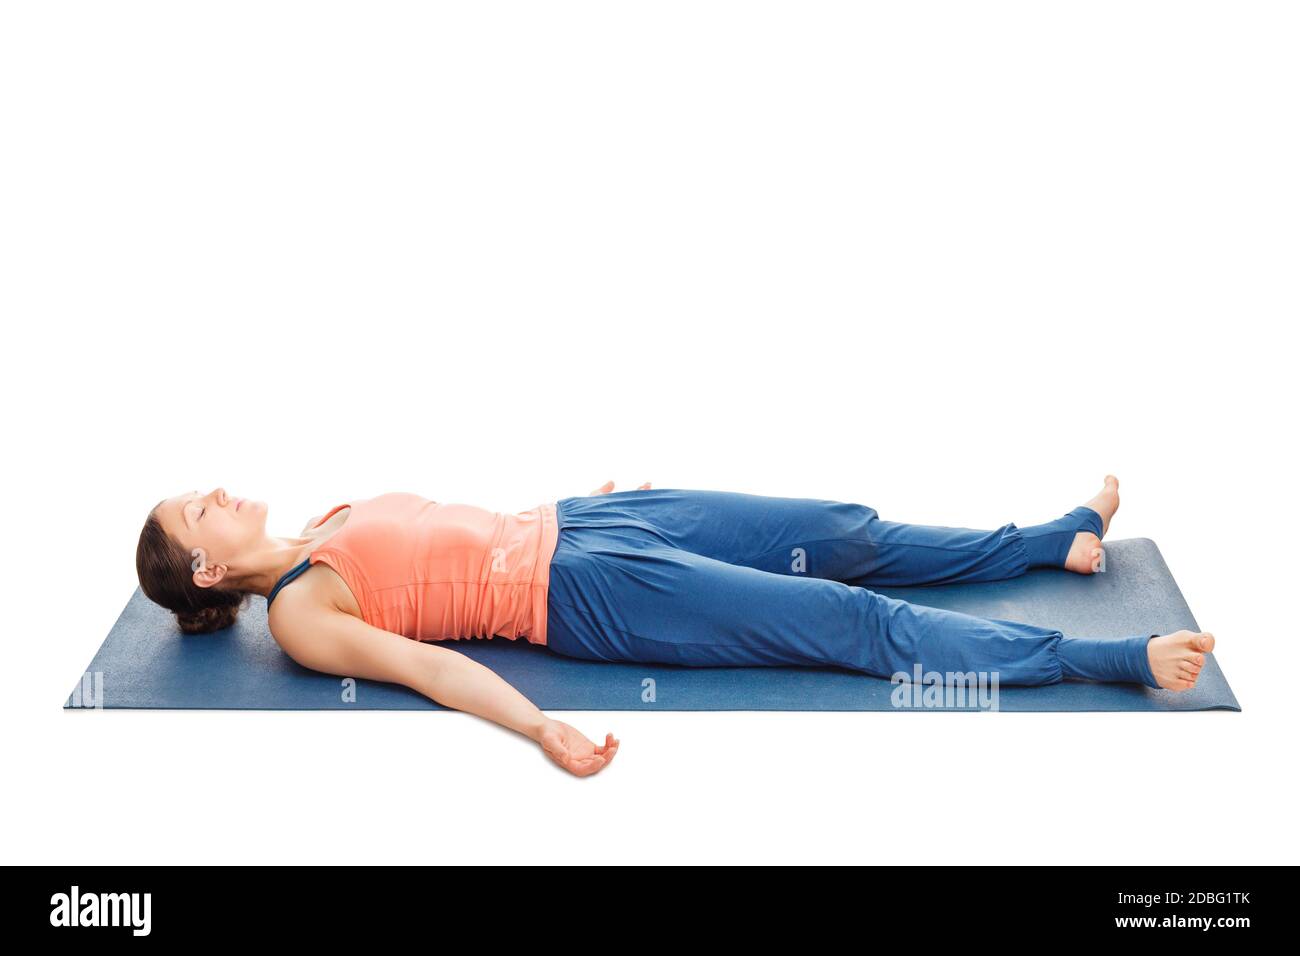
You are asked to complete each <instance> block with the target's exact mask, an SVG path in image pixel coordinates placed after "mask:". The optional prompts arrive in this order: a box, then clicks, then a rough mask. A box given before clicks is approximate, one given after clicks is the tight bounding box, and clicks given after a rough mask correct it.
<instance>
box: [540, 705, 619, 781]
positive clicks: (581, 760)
mask: <svg viewBox="0 0 1300 956" xmlns="http://www.w3.org/2000/svg"><path fill="white" fill-rule="evenodd" d="M537 742H538V743H539V744H541V745H542V750H544V751H545V752H546V756H548V757H550V758H551V759H552V760H554V761H555V762H556V763H557V764H559V765H560V766H561V767H563V768H564V769H565V770H567V771H569V773H571V774H573V775H574V776H576V777H589V776H591V775H592V774H593V773H595V772H596V771H597V770H600V769H602V768H604V767H608V766H609V763H610V761H611V760H613V759H614V754H616V753H618V741H617V740H616V739H615V738H614V735H613V734H606V735H605V743H604V745H603V746H600V747H597V746H596V745H595V744H593V743H592V742H591V741H590V740H588V739H587V738H586V737H584V736H583V735H582V733H581V732H580V731H578V730H577V729H576V728H574V727H570V726H569V725H568V724H566V723H564V722H563V721H560V720H551V719H550V718H547V720H546V723H545V724H543V725H542V730H541V733H540V734H538V736H537Z"/></svg>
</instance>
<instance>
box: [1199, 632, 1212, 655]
mask: <svg viewBox="0 0 1300 956" xmlns="http://www.w3.org/2000/svg"><path fill="white" fill-rule="evenodd" d="M1195 646H1196V649H1197V650H1198V651H1212V650H1214V635H1213V634H1210V633H1205V634H1199V635H1197V638H1196V644H1195Z"/></svg>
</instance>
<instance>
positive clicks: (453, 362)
mask: <svg viewBox="0 0 1300 956" xmlns="http://www.w3.org/2000/svg"><path fill="white" fill-rule="evenodd" d="M69 6H72V7H75V10H70V11H68V12H66V13H60V12H59V11H62V10H66V9H67V7H69ZM1297 25H1298V24H1297V14H1296V13H1295V12H1294V11H1293V10H1292V9H1289V8H1288V7H1286V6H1284V5H1255V6H1252V7H1249V8H1242V7H1241V6H1240V5H1234V4H1227V3H1224V4H1203V5H1198V6H1195V7H1188V6H1187V5H1184V4H1176V3H1136V4H1135V3H1123V4H1119V3H1116V4H1101V5H1092V6H1089V7H1088V8H1087V9H1079V8H1073V7H1071V8H1068V9H1067V8H1065V7H1061V8H1060V9H1056V8H1053V7H1050V6H1046V7H1045V6H1043V5H1041V4H1034V3H1022V4H1006V3H993V4H980V5H977V6H974V7H972V6H970V5H967V4H959V3H953V4H930V5H925V6H924V7H923V8H922V7H912V6H906V5H904V6H901V7H900V6H897V5H890V6H889V7H888V8H876V7H873V6H869V5H860V4H843V5H835V4H824V5H816V6H815V7H810V6H809V5H808V4H803V3H799V4H795V3H791V4H768V5H763V6H762V7H761V8H760V7H755V6H753V5H752V4H742V3H737V4H721V3H711V4H701V3H695V2H693V3H682V4H657V5H654V6H653V7H639V6H638V7H636V8H632V7H625V6H610V5H608V4H599V3H590V4H563V5H554V4H547V5H542V6H538V5H534V4H498V5H493V6H492V7H491V8H487V7H479V6H476V7H469V8H463V9H458V10H457V11H455V12H449V11H445V10H441V11H439V12H430V11H429V10H427V9H426V8H425V6H424V5H419V4H413V5H410V6H409V7H407V6H388V7H385V9H384V11H382V12H380V11H376V10H375V9H374V8H373V7H372V6H369V5H356V6H354V7H349V6H339V7H331V8H330V9H329V10H328V11H326V10H323V9H321V8H319V7H318V6H316V5H313V4H286V3H281V4H265V3H257V4H234V5H226V6H223V7H222V8H221V9H220V10H219V11H212V10H207V9H206V8H205V10H204V11H203V12H200V11H199V10H198V9H197V8H194V9H193V10H191V9H188V8H185V7H177V6H175V5H172V4H163V3H158V4H140V3H126V4H116V5H112V7H111V8H110V7H105V6H103V5H98V4H84V5H63V6H61V7H59V8H58V10H56V9H55V8H51V7H28V8H27V9H22V10H20V9H17V8H15V7H14V6H12V5H10V6H8V7H6V8H4V12H3V13H0V89H4V90H6V91H7V92H6V94H4V95H3V97H0V110H2V111H3V112H2V115H0V129H3V130H4V131H5V132H4V133H3V134H0V135H3V136H4V137H5V138H6V141H7V146H6V148H5V149H3V150H0V200H2V202H0V206H3V207H4V208H5V210H6V212H5V213H4V214H3V216H0V262H3V263H4V267H3V281H2V282H0V314H3V316H4V326H5V329H6V333H5V335H6V340H5V348H4V350H3V360H2V361H3V375H0V389H3V395H2V396H0V398H2V399H3V407H4V409H5V411H4V431H5V446H6V448H7V452H8V453H7V454H6V455H5V458H6V461H7V465H6V468H5V470H4V473H3V477H0V482H2V483H3V486H2V488H0V494H2V495H3V505H4V525H5V530H4V535H3V540H4V547H3V548H0V574H2V575H3V581H4V595H5V598H6V605H7V614H8V623H7V626H6V627H5V628H4V631H5V646H6V654H5V661H6V665H7V666H6V673H5V675H4V677H5V680H4V687H5V692H4V693H3V695H2V696H0V701H2V706H3V726H4V732H3V735H2V740H0V747H2V748H3V750H2V752H0V760H2V761H3V763H2V766H3V769H4V786H3V787H2V788H0V820H2V821H3V823H0V854H2V855H3V862H6V863H168V862H187V863H235V862H249V861H259V862H262V861H304V862H320V863H326V862H328V863H344V862H398V861H402V862H450V861H481V862H504V861H531V862H569V861H575V862H576V861H593V862H595V861H605V862H609V861H619V862H638V863H659V862H686V861H706V860H719V861H723V860H725V861H735V862H766V861H792V860H804V861H863V862H880V863H890V862H900V863H901V862H927V863H929V862H946V861H953V862H974V861H997V862H1047V863H1074V864H1078V863H1130V862H1131V863H1138V862H1141V863H1153V862H1161V863H1229V862H1231V863H1259V862H1278V863H1282V862H1285V863H1295V862H1297V842H1298V841H1297V836H1296V827H1295V825H1294V823H1293V822H1292V814H1293V812H1294V806H1295V801H1296V793H1295V783H1296V769H1295V768H1296V761H1295V739H1296V731H1297V719H1296V714H1297V710H1296V706H1295V700H1294V684H1295V681H1294V679H1293V676H1292V674H1291V670H1290V664H1291V649H1292V646H1293V644H1294V643H1295V640H1296V637H1297V631H1296V627H1295V623H1294V621H1295V611H1294V608H1295V602H1296V590H1297V586H1296V583H1295V561H1294V552H1295V549H1294V546H1293V544H1292V542H1293V541H1295V540H1296V530H1297V529H1296V527H1295V525H1296V510H1295V504H1294V489H1295V487H1296V478H1297V474H1296V454H1295V444H1296V443H1295V437H1294V436H1295V430H1296V426H1295V420H1296V412H1297V405H1298V402H1297V388H1296V381H1295V378H1296V376H1295V367H1294V366H1295V356H1296V343H1295V340H1294V331H1293V325H1294V322H1295V319H1296V316H1297V306H1300V294H1298V291H1297V285H1296V281H1295V263H1296V261H1297V253H1298V252H1300V249H1297V245H1298V244H1297V240H1296V233H1295V228H1294V224H1295V222H1296V221H1297V220H1298V219H1300V189H1298V187H1297V185H1296V184H1297V180H1296V177H1295V175H1294V171H1295V169H1297V168H1300V142H1298V140H1297V130H1296V126H1295V124H1294V123H1292V122H1287V117H1288V116H1291V115H1292V114H1293V112H1294V109H1293V106H1294V102H1293V100H1294V97H1293V91H1294V90H1295V89H1296V86H1297V81H1298V80H1300V76H1298V75H1297V74H1298V73H1300V66H1298V64H1297V61H1296V59H1295V57H1294V55H1293V50H1294V46H1295V44H1294V40H1295V36H1296V27H1297ZM1107 471H1113V472H1115V473H1117V474H1118V475H1119V476H1120V477H1121V479H1122V482H1123V494H1124V505H1123V507H1122V509H1121V511H1120V514H1119V516H1118V517H1117V518H1116V520H1115V522H1114V524H1113V526H1112V530H1111V534H1112V537H1117V538H1122V537H1150V538H1153V539H1155V540H1156V541H1157V542H1158V543H1159V545H1160V547H1161V550H1162V551H1163V553H1164V555H1165V558H1166V560H1167V561H1168V563H1169V565H1170V567H1171V568H1172V569H1173V572H1174V574H1175V576H1176V577H1177V579H1178V581H1179V584H1180V585H1181V586H1182V588H1183V592H1184V595H1185V596H1186V598H1187V600H1188V602H1189V604H1190V605H1191V607H1192V610H1193V611H1194V613H1195V614H1196V615H1197V618H1198V620H1199V621H1200V623H1201V624H1202V626H1203V627H1205V628H1206V629H1209V630H1212V631H1213V632H1214V633H1215V634H1216V635H1217V637H1218V638H1219V641H1220V651H1219V653H1218V658H1219V662H1220V664H1221V665H1222V667H1223V669H1224V671H1225V672H1226V674H1227V676H1228V679H1229V681H1230V682H1231V684H1232V687H1233V689H1234V691H1235V692H1236V694H1237V697H1238V699H1239V700H1240V702H1241V704H1242V706H1243V708H1244V710H1243V712H1242V713H1241V714H1231V713H1197V714H1156V715H1152V714H1035V715H1025V714H979V715H955V714H770V713H768V714H735V713H732V714H726V713H719V714H707V713H706V714H700V713H692V714H668V713H665V714H655V715H650V714H642V713H610V714H576V715H571V716H570V717H568V718H566V719H570V720H571V721H572V722H573V723H575V724H576V725H577V726H578V727H580V728H581V729H583V730H584V731H587V732H588V733H589V734H590V735H592V736H596V735H600V734H603V733H604V732H605V731H606V730H612V731H614V732H615V733H616V734H618V735H619V736H620V737H621V738H622V740H623V748H622V751H621V753H620V754H619V757H618V759H617V760H616V762H615V763H614V764H613V766H611V767H610V768H609V769H608V770H607V771H605V772H603V773H601V774H600V775H598V776H596V777H594V778H592V779H588V780H575V779H572V778H570V777H567V776H565V775H563V774H562V773H561V772H559V771H558V770H555V769H553V768H552V767H551V766H550V765H549V764H548V763H547V762H546V761H545V760H544V759H543V758H542V756H541V755H540V753H538V752H537V751H536V750H535V749H534V748H533V746H532V745H531V744H530V743H529V742H528V741H526V740H523V739H522V738H516V737H514V736H512V735H510V734H508V733H505V732H502V731H499V730H497V729H495V728H493V727H491V726H488V725H486V724H484V723H482V722H480V721H477V720H474V719H472V718H467V717H464V716H461V715H454V714H444V713H427V714H425V713H419V714H411V713H348V714H344V713H253V712H240V713H226V712H214V713H203V712H101V713H84V712H65V711H63V710H61V705H62V703H63V701H64V699H65V697H66V696H67V694H68V693H69V691H70V690H71V688H72V685H73V683H74V682H75V680H76V679H77V677H78V675H80V673H81V672H82V670H83V669H84V668H85V666H86V664H87V663H88V662H89V661H90V658H91V656H92V655H93V654H94V652H95V650H96V648H97V647H98V646H99V643H100V642H101V640H102V639H103V637H104V635H105V634H106V633H107V631H108V629H109V627H110V626H111V625H112V623H113V621H114V619H115V618H116V616H117V614H118V612H119V611H120V610H121V607H122V605H123V604H124V603H125V601H126V599H127V597H128V596H129V595H130V593H131V590H132V588H133V587H134V568H133V564H132V558H133V555H134V548H135V539H136V535H137V534H138V531H139V527H140V524H141V523H142V521H143V519H144V516H145V514H146V512H147V511H148V509H149V508H150V507H151V506H152V505H153V504H154V503H155V502H156V501H157V500H158V499H159V498H162V497H164V496H165V495H169V494H173V493H176V492H177V491H180V490H184V489H188V488H193V487H196V486H198V487H202V488H205V489H206V488H210V487H212V486H213V485H214V484H222V485H224V486H225V487H227V488H229V489H230V490H231V491H232V493H234V494H237V495H241V496H251V497H255V498H262V499H266V500H268V501H269V502H270V503H271V526H272V528H273V530H275V529H278V530H280V531H282V532H283V533H294V532H296V530H297V529H298V528H299V527H300V526H301V525H302V523H303V521H304V520H305V519H306V518H307V517H308V516H310V515H312V514H318V513H320V511H321V510H322V509H323V508H325V507H328V506H330V505H332V504H335V503H338V502H340V501H343V500H347V499H349V498H353V497H362V496H367V495H370V494H375V493H379V492H383V491H388V490H409V491H415V492H419V493H422V494H425V495H427V496H429V497H432V498H438V499H441V500H455V501H468V502H472V503H477V504H482V505H485V506H489V507H494V508H499V509H502V510H505V509H510V510H518V509H522V508H527V507H531V506H532V505H535V504H537V503H539V502H541V501H545V500H554V499H555V498H557V497H562V496H565V495H569V494H578V493H582V492H585V491H587V490H588V489H589V488H592V487H595V486H596V485H598V484H599V483H600V482H602V481H604V480H605V479H606V478H611V477H612V478H615V479H616V480H617V481H618V482H619V484H620V485H621V486H624V487H628V486H632V485H634V484H636V483H639V482H640V481H642V480H646V479H649V480H652V481H654V482H655V483H656V484H658V485H661V486H665V487H669V486H677V487H703V488H725V489H732V490H741V491H751V492H756V493H766V494H795V495H807V496H813V497H829V498H841V499H849V500H859V501H863V502H865V503H868V504H871V505H873V506H874V507H876V508H877V509H878V510H879V511H880V512H881V513H882V515H883V516H884V517H887V518H894V519H898V520H908V521H924V522H929V523H935V524H963V525H973V526H993V525H997V524H1001V523H1002V522H1004V521H1008V520H1014V521H1018V522H1022V523H1028V522H1034V521H1039V520H1044V519H1046V518H1050V517H1054V516H1056V515H1057V514H1060V513H1061V512H1063V511H1065V510H1067V509H1068V508H1070V507H1072V506H1074V505H1075V504H1078V503H1079V502H1081V501H1082V500H1083V499H1084V498H1086V497H1087V496H1088V495H1090V494H1091V493H1092V492H1093V491H1094V490H1095V488H1096V487H1097V486H1098V485H1099V484H1100V479H1101V477H1102V475H1103V474H1104V473H1106V472H1107Z"/></svg>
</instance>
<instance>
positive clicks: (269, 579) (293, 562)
mask: <svg viewBox="0 0 1300 956" xmlns="http://www.w3.org/2000/svg"><path fill="white" fill-rule="evenodd" d="M317 543H318V540H317V539H316V538H270V537H268V538H267V539H266V541H265V542H264V544H263V545H262V546H261V547H259V548H257V549H256V550H255V551H254V552H253V553H252V554H251V555H250V557H249V560H248V562H247V563H246V565H245V570H244V571H243V573H241V574H240V575H239V577H238V578H237V579H236V582H235V583H236V586H237V587H238V588H239V589H240V590H241V591H247V592H249V593H251V594H260V595H262V597H267V596H268V595H270V593H271V591H272V589H273V588H274V587H275V585H276V582H277V581H279V580H280V578H282V577H284V575H285V574H287V573H288V572H289V571H290V570H292V569H293V568H295V567H297V566H298V565H299V564H301V563H302V562H303V560H304V559H306V558H307V556H308V555H310V554H311V552H312V549H313V548H314V547H315V546H316V544H317Z"/></svg>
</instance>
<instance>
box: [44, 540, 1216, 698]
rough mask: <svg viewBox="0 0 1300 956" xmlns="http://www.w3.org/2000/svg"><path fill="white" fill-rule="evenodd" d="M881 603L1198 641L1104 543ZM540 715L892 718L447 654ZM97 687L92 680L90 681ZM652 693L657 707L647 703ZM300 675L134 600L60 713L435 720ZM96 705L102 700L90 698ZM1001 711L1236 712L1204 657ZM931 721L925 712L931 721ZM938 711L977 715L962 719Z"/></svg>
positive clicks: (517, 656)
mask: <svg viewBox="0 0 1300 956" xmlns="http://www.w3.org/2000/svg"><path fill="white" fill-rule="evenodd" d="M880 590H881V593H885V594H890V595H893V596H895V597H900V598H904V599H906V600H908V601H913V602H915V603H917V604H927V605H930V606H932V607H941V608H949V609H952V610H956V611H965V612H967V613H969V614H977V615H980V616H982V617H991V618H1001V619H1005V620H1013V621H1024V622H1027V623H1030V624H1037V625H1041V626H1044V627H1051V628H1054V629H1058V630H1060V631H1062V632H1064V633H1065V634H1068V635H1071V636H1075V637H1121V636H1124V635H1129V634H1157V633H1158V634H1164V633H1168V632H1170V631H1176V630H1179V629H1181V628H1188V629H1191V630H1198V628H1197V624H1196V621H1195V619H1194V618H1193V617H1192V612H1191V611H1190V610H1189V609H1188V607H1187V603H1186V602H1185V601H1184V600H1183V596H1182V594H1181V593H1179V590H1178V585H1177V584H1175V583H1174V579H1173V576H1172V575H1171V574H1170V573H1169V568H1168V567H1167V566H1166V565H1165V562H1164V559H1163V558H1162V557H1161V556H1160V551H1159V549H1157V548H1156V546H1155V543H1154V542H1152V541H1149V540H1146V539H1142V538H1137V539H1132V540H1127V541H1115V542H1107V548H1106V571H1105V572H1104V573H1102V574H1095V575H1092V576H1090V577H1082V576H1080V575H1075V574H1070V573H1068V572H1065V571H1055V570H1037V571H1031V572H1030V573H1029V574H1027V575H1025V576H1023V577H1020V578H1016V579H1014V580H1010V581H998V582H994V583H984V584H955V585H942V586H937V587H927V588H889V589H880ZM443 646H445V647H450V648H453V649H455V650H457V651H460V652H462V653H464V654H467V655H468V656H470V657H472V658H474V659H475V660H477V661H479V662H480V663H482V664H484V665H486V666H487V667H490V668H491V669H492V670H494V671H496V672H497V673H498V674H500V675H501V676H502V677H503V678H505V679H506V680H507V681H509V682H510V683H511V684H513V685H514V686H515V687H517V688H519V690H520V691H521V692H522V693H523V694H524V695H526V696H527V697H528V698H529V699H530V700H532V701H533V702H534V703H535V704H537V706H538V707H540V708H542V709H543V710H827V711H864V710H895V709H898V708H896V707H895V705H894V703H893V702H892V701H891V693H892V692H893V690H894V687H893V686H892V685H891V684H890V682H889V681H888V680H884V679H881V678H877V677H869V676H866V675H863V674H857V673H854V672H852V671H847V670H839V669H833V668H825V669H823V668H790V667H781V668H775V667H747V668H733V667H727V668H682V667H671V666H664V665H651V664H622V663H618V664H605V663H595V662H590V661H579V660H572V659H569V658H565V657H561V656H560V655H558V654H554V653H552V652H550V651H547V650H546V649H545V648H540V647H535V646H533V645H530V644H527V643H525V642H523V641H509V640H504V639H501V638H497V639H494V640H477V641H448V642H446V643H445V644H444V645H443ZM97 675H98V676H97ZM647 681H653V685H652V686H653V695H651V694H649V693H648V692H647V691H648V690H649V688H650V686H651V685H648V684H647V683H646V682H647ZM348 689H349V687H348V686H347V684H346V683H345V681H344V680H343V679H341V678H339V677H335V676H332V675H327V674H319V673H315V672H313V671H309V670H307V669H306V668H303V667H300V666H299V665H298V664H296V663H294V662H293V661H292V660H291V659H290V658H289V657H288V655H286V654H285V653H284V652H283V651H281V650H280V648H279V646H278V645H277V644H276V643H275V640H274V639H273V638H272V637H271V634H270V632H269V631H268V630H267V626H266V613H265V602H264V601H262V600H260V599H258V598H254V599H253V602H252V603H251V605H250V606H249V607H248V608H247V609H246V610H245V611H244V612H243V613H242V614H241V615H240V620H239V623H238V624H237V625H236V626H235V627H233V628H230V629H228V630H225V631H220V632H218V633H215V634H204V635H192V636H187V635H182V634H181V633H180V632H179V631H178V630H177V629H176V626H175V623H174V621H173V619H172V617H171V615H170V614H169V613H167V612H166V611H164V610H162V609H161V608H159V607H157V606H156V605H154V604H153V603H151V602H150V601H149V600H148V599H147V598H145V596H144V595H143V594H142V593H141V592H140V591H139V590H137V591H136V592H135V594H134V595H132V597H131V600H130V601H129V602H128V604H127V606H126V608H125V610H123V611H122V614H121V616H120V617H119V618H118V620H117V623H116V624H115V625H114V626H113V629H112V631H110V632H109V635H108V638H107V639H106V640H105V641H104V643H103V645H102V646H101V647H100V649H99V652H98V653H97V654H96V655H95V657H94V660H92V661H91V662H90V666H89V667H88V668H87V669H86V674H85V675H84V676H83V677H82V678H81V679H80V680H79V682H78V684H77V687H76V688H75V689H74V691H73V693H72V695H71V696H70V697H69V698H68V701H67V703H66V704H65V705H64V706H65V707H67V708H93V707H102V708H110V709H111V708H138V709H218V710H438V709H442V708H440V707H439V706H438V705H437V704H435V703H433V702H432V701H431V700H429V699H428V698H425V697H422V696H421V695H420V694H417V693H416V692H414V691H412V690H408V689H407V688H405V687H401V686H398V685H396V684H381V683H372V682H370V681H364V680H358V681H356V682H355V685H354V687H352V688H351V689H352V690H353V691H354V694H353V695H351V697H352V699H349V695H348V693H347V691H348ZM96 691H98V693H96ZM997 706H998V709H1000V710H1006V711H1176V710H1240V709H1241V708H1240V707H1239V706H1238V705H1237V699H1236V697H1235V696H1233V693H1232V689H1231V688H1230V687H1229V686H1228V682H1227V680H1226V679H1225V678H1224V676H1223V671H1221V670H1220V669H1219V665H1218V662H1217V661H1216V660H1215V659H1214V656H1213V655H1209V657H1208V659H1207V662H1206V666H1205V669H1204V670H1203V671H1202V672H1201V678H1200V681H1199V682H1198V684H1197V686H1196V688H1195V689H1194V690H1191V691H1188V692H1186V693H1182V694H1175V693H1171V692H1168V691H1159V690H1149V689H1147V688H1145V687H1138V686H1135V685H1128V684H1098V683H1091V682H1087V681H1066V682H1063V683H1059V684H1053V685H1050V686H1047V687H1001V688H999V693H998V704H997ZM916 709H920V708H916ZM931 709H933V708H931ZM944 709H974V701H973V698H972V700H970V701H968V702H967V703H966V706H964V707H962V706H952V707H948V708H944Z"/></svg>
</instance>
